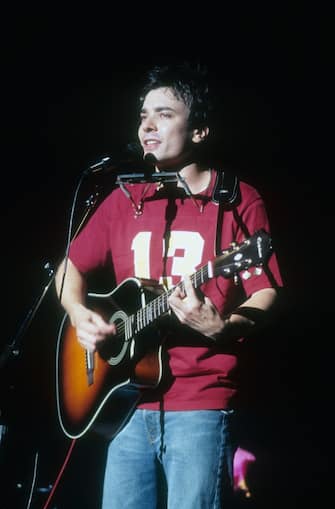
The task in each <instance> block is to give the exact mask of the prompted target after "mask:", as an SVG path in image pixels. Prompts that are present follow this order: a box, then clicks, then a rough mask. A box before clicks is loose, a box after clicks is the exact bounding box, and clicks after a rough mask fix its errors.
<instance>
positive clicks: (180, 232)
mask: <svg viewBox="0 0 335 509" xmlns="http://www.w3.org/2000/svg"><path fill="white" fill-rule="evenodd" d="M215 178H216V172H215V171H213V172H212V178H211V183H210V186H209V187H208V189H207V190H206V191H204V192H203V193H200V194H199V195H196V196H195V197H194V198H193V199H192V198H190V197H188V196H187V195H186V194H185V193H184V191H183V190H180V192H179V189H178V192H174V193H167V192H166V191H165V190H164V188H163V189H160V190H158V189H157V185H156V184H130V185H127V191H128V192H127V193H126V192H124V191H123V190H122V189H121V188H117V189H115V190H114V191H112V193H111V194H110V195H108V196H107V198H105V200H104V201H103V202H102V204H101V205H100V206H99V207H98V208H97V210H96V211H95V213H94V214H93V215H92V217H91V218H90V220H89V221H88V223H87V224H86V226H85V227H84V228H83V229H82V231H81V232H80V234H79V235H78V236H77V238H76V239H74V241H73V242H72V245H71V248H70V259H71V261H72V262H73V263H74V265H75V266H76V267H77V268H78V269H79V271H80V272H82V273H88V272H90V271H92V270H94V269H95V268H98V267H102V266H106V265H107V266H110V268H111V270H112V271H113V272H114V274H115V278H116V283H117V284H120V283H121V282H122V281H123V280H125V279H126V278H129V277H134V276H135V277H138V278H148V279H155V280H157V281H160V282H164V283H166V284H167V285H168V286H169V287H173V286H175V285H176V284H177V283H178V282H179V281H180V280H181V278H182V276H184V275H185V274H192V273H194V272H195V271H196V270H197V269H198V268H199V267H201V266H203V265H205V264H206V263H207V262H208V261H209V260H212V259H213V258H214V257H215V256H216V253H215V245H216V225H217V218H218V209H219V207H218V205H217V204H216V203H214V202H213V201H212V200H211V195H212V190H213V187H214V184H215ZM240 192H241V199H240V201H239V203H238V205H237V206H236V208H235V210H226V211H225V212H224V216H223V222H222V236H221V239H222V240H221V244H222V245H221V247H222V249H227V248H228V247H229V246H230V245H231V243H232V242H237V243H241V242H243V240H245V234H244V233H243V229H242V226H243V228H244V232H245V231H248V232H249V234H250V235H252V234H253V233H254V232H255V231H256V230H258V229H261V228H262V229H264V230H265V231H267V232H269V222H268V217H267V213H266V209H265V206H264V202H263V200H262V198H261V197H260V195H259V194H258V192H257V191H256V190H255V189H254V188H253V187H252V186H250V185H249V184H246V183H245V182H240ZM135 206H136V207H138V209H139V211H140V214H136V213H135V208H136V207H135ZM268 268H269V272H270V274H271V280H270V279H269V277H268V274H269V272H268V271H264V270H258V271H257V274H256V271H255V270H254V269H253V268H250V269H249V270H248V272H249V273H250V274H248V276H249V277H248V278H244V277H241V278H240V284H239V285H236V284H235V283H234V281H233V279H232V278H230V279H226V278H224V277H222V276H218V277H216V278H213V279H210V280H209V281H208V282H207V283H205V284H204V285H203V286H202V287H201V290H202V292H203V293H204V294H205V295H206V296H208V297H209V298H210V299H211V301H212V302H213V304H214V305H215V306H216V308H217V310H218V311H219V313H220V314H221V315H224V314H227V313H229V312H231V311H232V310H233V309H234V308H236V306H238V305H239V304H240V303H242V302H243V300H245V298H246V297H248V296H250V295H251V294H252V293H254V292H256V291H258V290H261V289H263V288H269V287H272V286H273V284H274V281H275V283H276V284H277V285H278V286H281V285H282V280H281V276H280V271H279V268H278V264H277V258H276V255H275V253H273V254H272V256H271V257H270V260H269V262H268ZM259 272H260V274H259ZM163 276H164V277H163ZM241 276H243V273H241ZM163 346H164V349H165V351H166V353H167V356H168V364H169V371H170V383H169V384H168V385H165V384H160V385H159V386H158V388H156V389H148V390H146V391H144V395H143V399H142V402H141V404H140V405H139V406H140V407H142V408H150V409H159V408H164V409H165V410H199V409H220V408H227V407H229V406H232V405H233V404H234V399H235V397H236V396H237V394H238V367H239V362H238V361H239V354H240V353H241V349H243V341H236V342H235V344H234V345H231V344H230V345H229V347H227V348H226V349H225V347H224V345H222V346H220V347H217V346H213V344H212V342H211V341H210V340H205V339H203V340H201V338H199V334H198V333H197V332H195V331H193V330H192V329H190V328H187V327H185V326H179V327H178V326H176V327H173V328H172V329H171V332H170V333H169V334H168V336H167V338H166V340H164V345H163Z"/></svg>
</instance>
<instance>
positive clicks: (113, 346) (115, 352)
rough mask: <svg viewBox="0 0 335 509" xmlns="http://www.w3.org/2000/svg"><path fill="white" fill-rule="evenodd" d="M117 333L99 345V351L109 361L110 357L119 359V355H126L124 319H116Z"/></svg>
mask: <svg viewBox="0 0 335 509" xmlns="http://www.w3.org/2000/svg"><path fill="white" fill-rule="evenodd" d="M114 323H115V325H116V330H117V334H116V335H111V336H109V337H108V338H107V339H106V341H104V342H103V343H102V344H101V345H99V348H98V351H99V354H100V356H101V357H102V358H103V359H104V360H106V361H108V360H109V359H111V358H112V359H113V358H115V359H117V358H118V357H119V356H120V357H124V353H125V347H127V345H125V342H126V339H125V332H124V322H123V321H122V320H116V321H115V322H114Z"/></svg>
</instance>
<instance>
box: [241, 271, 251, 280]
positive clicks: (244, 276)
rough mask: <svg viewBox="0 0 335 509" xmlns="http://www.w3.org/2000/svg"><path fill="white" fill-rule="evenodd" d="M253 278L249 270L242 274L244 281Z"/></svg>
mask: <svg viewBox="0 0 335 509" xmlns="http://www.w3.org/2000/svg"><path fill="white" fill-rule="evenodd" d="M250 277H251V272H249V271H248V270H245V271H244V272H243V273H242V278H243V279H249V278H250Z"/></svg>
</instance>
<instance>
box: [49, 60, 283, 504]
mask: <svg viewBox="0 0 335 509" xmlns="http://www.w3.org/2000/svg"><path fill="white" fill-rule="evenodd" d="M140 102H141V108H140V123H139V128H138V138H139V141H140V144H141V147H142V150H143V157H144V158H147V159H148V160H149V159H150V160H151V161H153V162H154V166H155V171H156V172H167V171H169V172H175V174H176V175H177V179H176V180H177V181H176V183H165V182H163V181H162V182H160V183H158V184H157V182H148V183H138V184H129V185H123V186H121V187H120V188H117V189H115V190H113V191H112V192H111V194H110V195H109V196H108V197H107V198H106V199H105V200H104V202H103V203H102V204H101V205H100V206H99V207H98V209H97V210H96V211H95V213H94V214H93V215H92V217H91V218H90V220H89V222H88V223H87V225H86V226H85V227H84V228H83V229H82V231H81V232H80V233H79V235H78V236H77V238H76V239H75V240H74V241H73V242H72V245H71V249H70V254H69V259H68V263H67V269H66V272H64V271H65V261H63V262H62V263H61V264H60V266H59V268H58V271H57V276H56V288H57V292H58V295H59V297H60V299H61V302H62V305H63V306H64V308H65V309H66V311H67V313H68V315H69V318H70V320H71V323H72V325H73V327H75V329H76V334H77V337H78V341H79V343H80V344H81V346H82V347H83V349H85V350H86V351H89V352H94V351H96V350H98V351H100V349H103V348H104V345H106V344H110V345H112V344H113V338H116V336H117V334H118V332H119V331H118V326H117V324H116V323H115V322H113V321H112V323H109V321H108V319H106V317H105V318H104V317H103V316H102V315H101V314H100V313H99V312H97V311H94V310H93V309H91V308H90V307H89V305H88V304H87V302H86V296H87V290H88V288H87V276H88V275H89V274H91V273H92V271H94V269H97V268H100V267H102V266H103V267H106V266H108V267H109V268H110V270H111V272H112V273H113V274H114V276H115V280H116V284H117V285H120V284H121V283H122V282H123V281H124V280H126V279H127V278H131V277H136V278H143V279H145V280H148V279H150V280H152V279H154V280H157V281H159V283H160V284H162V285H163V286H164V287H165V288H166V289H167V288H170V289H173V288H174V290H171V291H169V292H167V293H166V305H167V307H168V308H169V310H170V311H171V314H172V316H171V318H170V320H166V319H164V328H163V332H162V333H161V338H162V339H161V343H162V347H163V351H164V355H162V360H163V359H164V362H166V365H164V366H163V367H162V373H161V374H162V376H161V378H162V379H161V380H159V383H158V384H157V387H149V388H147V389H145V390H143V395H142V398H141V400H140V402H139V404H138V406H137V408H136V410H135V411H134V412H133V413H132V415H131V417H130V419H129V421H128V422H127V423H126V424H125V426H124V427H123V429H121V430H120V432H119V433H117V434H116V436H115V438H113V440H112V441H111V442H110V445H109V449H108V456H107V462H106V471H105V479H104V490H103V503H102V505H103V509H121V508H122V509H126V508H132V509H139V508H141V509H145V508H148V509H149V508H150V509H153V508H155V507H165V505H164V504H165V503H166V504H167V506H166V507H168V509H175V508H177V507H178V509H197V508H199V509H200V508H202V509H204V508H211V509H213V508H221V507H222V505H223V503H224V500H226V499H228V497H229V496H230V493H231V491H232V487H233V472H232V470H233V458H234V452H235V450H236V447H237V443H236V437H235V434H234V419H235V407H236V405H237V401H238V394H239V378H238V375H239V357H240V354H242V352H243V344H244V342H243V338H244V336H246V335H249V334H250V333H251V332H253V331H254V330H255V329H256V328H257V327H260V326H262V325H264V323H266V320H267V318H268V317H270V316H272V311H273V309H274V308H275V306H276V304H277V300H278V286H280V285H281V284H282V282H281V277H280V273H279V269H278V265H277V259H276V256H275V254H274V253H273V254H272V256H271V257H270V259H269V262H268V264H267V265H266V267H264V269H262V268H260V267H258V268H257V270H251V269H249V270H246V271H242V272H241V274H240V275H239V276H240V277H238V281H236V278H225V277H222V276H220V275H218V276H215V277H208V278H205V279H206V280H205V281H204V283H203V284H201V285H198V286H199V287H198V288H195V286H197V285H195V284H194V282H195V281H194V278H193V279H192V274H194V273H195V272H196V271H197V269H199V267H202V266H206V264H207V262H208V261H210V260H212V259H213V258H214V256H215V255H216V254H218V253H217V252H216V250H215V246H217V245H218V244H219V245H220V246H221V248H220V249H225V248H228V247H229V246H230V245H231V243H232V242H237V243H238V244H240V243H243V241H244V240H245V239H246V238H247V237H250V236H252V235H253V234H254V233H255V232H256V231H258V230H261V229H262V230H265V231H267V232H269V224H268V218H267V214H266V210H265V206H264V203H263V200H262V199H261V197H260V196H259V194H258V192H257V191H256V190H255V189H254V188H252V187H251V186H250V185H247V184H246V183H244V182H240V183H239V194H238V196H236V199H235V201H234V203H232V204H231V206H230V207H227V210H224V213H223V214H221V213H220V211H222V208H221V206H220V204H219V203H217V200H214V199H213V196H214V190H215V189H216V186H217V185H218V181H217V178H218V176H219V172H218V171H217V170H216V169H214V168H211V166H209V165H205V164H204V163H203V158H202V157H201V154H202V151H201V147H202V146H205V144H206V141H207V138H208V136H209V134H210V125H209V117H208V112H209V108H210V105H209V99H208V86H207V83H206V80H205V76H204V75H203V74H202V73H201V72H200V70H199V69H193V68H192V66H189V65H187V64H185V65H182V66H176V68H174V67H171V68H170V67H161V68H159V67H158V68H154V69H153V70H152V71H151V72H149V74H148V80H147V84H146V85H145V86H144V88H143V94H142V95H141V101H140ZM219 201H220V200H219ZM208 267H212V266H208ZM211 270H212V269H210V268H208V271H211ZM209 275H211V274H209ZM181 281H183V282H182V284H180V282H181ZM153 312H155V310H153ZM158 323H159V320H158ZM142 325H143V324H142V323H141V327H142ZM134 348H135V357H136V346H135V347H134ZM107 360H108V359H107ZM164 499H165V501H164ZM159 504H162V505H159Z"/></svg>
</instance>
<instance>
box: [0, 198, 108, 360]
mask: <svg viewBox="0 0 335 509" xmlns="http://www.w3.org/2000/svg"><path fill="white" fill-rule="evenodd" d="M98 196H99V193H98V192H97V191H96V193H95V195H93V194H92V195H91V196H89V198H87V200H86V201H85V204H86V209H85V211H84V215H83V217H82V220H81V221H80V224H79V226H78V228H77V230H76V232H75V234H74V237H75V236H76V235H77V234H78V232H79V230H80V229H81V227H82V225H83V223H84V222H85V220H86V218H87V217H88V215H89V214H90V213H91V211H92V209H93V208H94V207H95V205H96V202H97V199H98ZM43 268H44V269H45V270H46V271H47V273H48V277H49V280H48V282H47V283H46V285H45V286H44V287H43V289H42V291H41V293H40V294H39V295H38V296H37V298H36V299H35V302H34V303H33V304H32V306H31V308H30V309H29V310H28V312H27V314H26V316H25V317H24V319H23V320H22V323H21V325H20V326H19V328H18V330H17V332H16V334H15V335H14V337H13V339H12V341H11V342H10V343H8V344H7V345H6V346H5V348H4V351H3V352H2V353H1V355H0V369H1V368H2V367H3V366H5V364H6V363H7V361H8V360H9V359H10V358H12V357H13V358H15V357H18V356H19V355H20V346H21V344H22V339H23V337H24V335H25V333H26V331H27V329H28V327H29V326H30V324H31V322H32V320H33V319H34V317H35V315H36V313H37V311H38V309H39V307H40V305H41V304H42V302H43V299H44V297H45V296H46V294H47V292H48V290H49V288H50V286H51V284H52V283H53V281H54V279H55V276H56V274H55V271H54V268H53V267H52V265H51V264H50V262H47V263H46V264H45V265H44V267H43Z"/></svg>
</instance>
